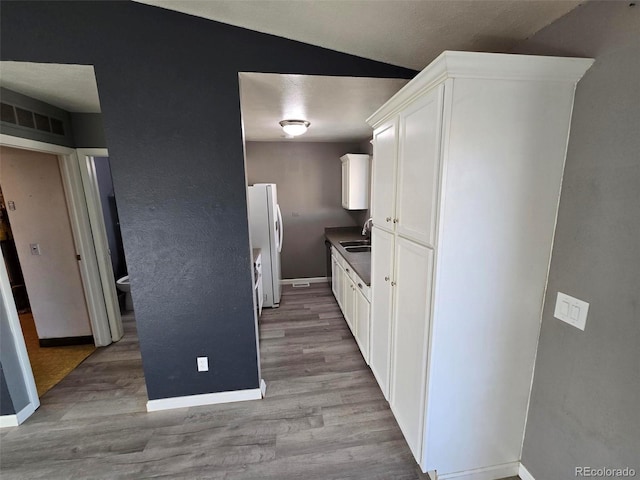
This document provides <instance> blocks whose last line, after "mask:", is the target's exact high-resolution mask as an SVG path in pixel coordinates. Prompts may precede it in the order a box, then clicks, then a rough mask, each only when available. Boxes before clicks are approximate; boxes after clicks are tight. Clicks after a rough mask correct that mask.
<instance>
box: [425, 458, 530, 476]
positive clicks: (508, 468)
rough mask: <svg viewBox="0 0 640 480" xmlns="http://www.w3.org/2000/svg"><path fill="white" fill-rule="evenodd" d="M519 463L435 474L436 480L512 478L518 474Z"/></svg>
mask: <svg viewBox="0 0 640 480" xmlns="http://www.w3.org/2000/svg"><path fill="white" fill-rule="evenodd" d="M520 466H521V464H520V462H511V463H504V464H501V465H492V466H491V467H485V468H476V469H473V470H464V471H461V472H453V473H445V474H437V475H436V480H447V479H455V480H495V479H497V478H505V477H512V476H514V475H517V474H518V471H519V468H520Z"/></svg>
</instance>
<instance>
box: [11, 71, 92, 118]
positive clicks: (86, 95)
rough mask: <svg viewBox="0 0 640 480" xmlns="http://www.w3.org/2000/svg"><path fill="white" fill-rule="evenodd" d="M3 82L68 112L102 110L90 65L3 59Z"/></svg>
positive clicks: (12, 88)
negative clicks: (7, 60) (8, 60)
mask: <svg viewBox="0 0 640 480" xmlns="http://www.w3.org/2000/svg"><path fill="white" fill-rule="evenodd" d="M0 85H1V86H3V87H5V88H8V89H9V90H13V91H14V92H18V93H22V94H23V95H27V96H29V97H32V98H36V99H38V100H41V101H43V102H47V103H49V104H51V105H54V106H56V107H58V108H62V109H63V110H67V111H68V112H83V113H97V112H100V100H99V99H98V85H97V84H96V76H95V73H94V71H93V66H91V65H59V64H55V63H28V62H0Z"/></svg>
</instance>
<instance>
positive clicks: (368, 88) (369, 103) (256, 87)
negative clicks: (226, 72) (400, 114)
mask: <svg viewBox="0 0 640 480" xmlns="http://www.w3.org/2000/svg"><path fill="white" fill-rule="evenodd" d="M407 81H408V80H401V79H381V78H355V77H322V76H313V75H279V74H272V73H241V74H240V99H241V105H242V119H243V124H244V135H245V138H246V139H247V140H249V141H282V140H284V139H286V136H285V135H284V132H283V131H282V129H281V128H280V125H279V123H278V122H280V120H286V119H290V120H307V121H309V122H311V126H310V127H309V130H308V131H307V133H305V134H304V135H302V136H300V137H296V138H295V141H305V142H311V141H316V142H323V141H354V140H363V139H366V138H369V137H371V127H369V126H368V125H367V123H366V122H365V119H366V118H367V117H368V116H369V115H371V114H372V113H373V112H375V111H376V110H377V109H378V107H380V106H381V105H382V104H383V103H384V102H386V101H387V100H388V99H389V98H391V96H393V94H394V93H396V92H397V91H398V90H400V88H402V87H403V86H404V85H405V84H406V83H407Z"/></svg>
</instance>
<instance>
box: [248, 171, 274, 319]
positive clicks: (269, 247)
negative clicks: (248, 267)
mask: <svg viewBox="0 0 640 480" xmlns="http://www.w3.org/2000/svg"><path fill="white" fill-rule="evenodd" d="M247 203H248V210H249V232H250V235H251V247H252V248H260V249H262V288H263V295H264V306H265V307H278V306H280V293H281V286H280V279H281V274H280V252H281V251H282V239H283V230H282V213H281V212H280V207H279V206H278V194H277V188H276V185H275V183H256V184H255V185H251V186H249V192H248V198H247Z"/></svg>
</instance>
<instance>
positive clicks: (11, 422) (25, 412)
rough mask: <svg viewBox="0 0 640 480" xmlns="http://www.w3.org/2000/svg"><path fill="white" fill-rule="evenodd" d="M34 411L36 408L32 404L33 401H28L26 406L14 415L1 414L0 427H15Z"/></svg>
mask: <svg viewBox="0 0 640 480" xmlns="http://www.w3.org/2000/svg"><path fill="white" fill-rule="evenodd" d="M35 411H36V409H35V407H34V406H33V403H28V404H27V406H26V407H24V408H23V409H22V410H20V411H19V412H18V413H16V414H14V415H2V416H0V428H6V427H17V426H18V425H20V424H21V423H22V422H24V421H25V420H26V419H27V418H29V417H30V416H31V415H33V412H35Z"/></svg>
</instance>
